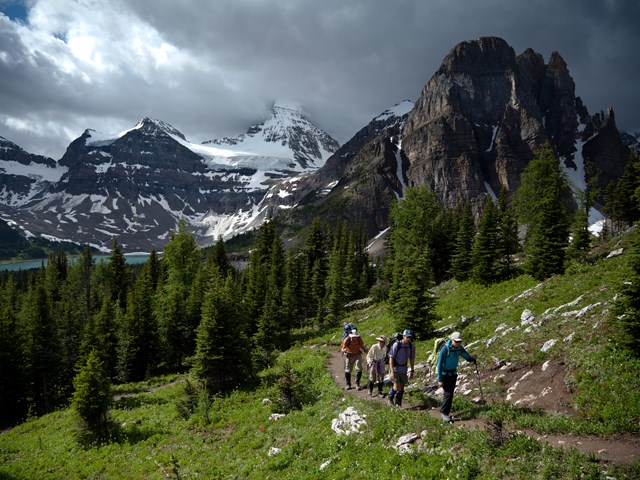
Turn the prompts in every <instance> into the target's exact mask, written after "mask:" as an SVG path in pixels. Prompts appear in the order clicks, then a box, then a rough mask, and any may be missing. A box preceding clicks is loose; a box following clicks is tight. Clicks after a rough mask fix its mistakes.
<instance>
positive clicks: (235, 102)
mask: <svg viewBox="0 0 640 480" xmlns="http://www.w3.org/2000/svg"><path fill="white" fill-rule="evenodd" d="M482 36H498V37H502V38H503V39H504V40H506V41H507V43H509V45H511V46H512V47H513V48H514V50H515V53H516V54H520V53H522V52H523V51H524V50H525V49H527V48H533V49H534V50H535V51H536V52H538V53H540V54H541V55H542V56H543V57H544V59H545V61H548V59H549V57H550V55H551V53H552V52H553V51H558V52H559V53H560V54H561V55H562V57H563V58H564V59H565V61H566V62H567V64H568V68H569V72H570V74H571V76H572V77H573V79H574V81H575V83H576V95H578V96H580V97H581V98H582V100H583V102H584V103H585V105H586V106H587V108H588V110H589V112H590V113H591V114H594V113H596V112H598V111H601V110H605V109H607V108H608V107H612V108H613V109H614V111H615V114H616V121H617V124H618V128H619V129H620V130H623V131H633V132H637V131H640V116H639V114H638V112H640V89H639V88H638V82H637V79H638V77H639V75H638V74H639V71H640V53H639V50H638V45H640V2H638V1H637V0H563V1H558V0H522V1H520V0H483V1H478V0H321V1H320V0H215V1H211V0H109V1H108V2H107V1H104V0H23V1H22V0H21V1H18V0H0V136H2V137H5V138H6V139H7V140H10V141H12V142H14V143H16V144H18V145H19V146H20V147H22V148H23V149H25V150H27V151H28V152H31V153H37V154H42V155H47V156H49V157H52V158H54V159H59V158H60V157H61V156H62V155H63V153H64V151H65V149H66V147H67V146H68V144H69V143H70V142H71V141H72V140H74V139H76V138H77V137H79V136H80V135H81V134H82V132H83V131H84V130H85V129H87V128H91V129H95V130H98V131H100V132H103V133H117V132H120V131H123V130H126V129H129V128H132V127H134V126H135V125H136V124H137V123H138V121H139V120H140V119H141V118H143V117H146V116H148V117H151V118H156V119H159V120H162V121H164V122H167V123H169V124H171V125H173V126H174V127H175V128H177V129H178V130H180V131H181V132H182V133H183V134H184V135H185V136H186V137H187V139H188V140H189V141H191V142H194V143H200V142H203V141H205V140H210V139H214V138H220V137H223V136H230V135H237V134H240V133H244V132H245V131H246V130H247V128H248V127H249V126H251V125H253V124H255V123H258V122H260V121H263V120H264V119H265V118H266V117H267V116H268V115H269V114H270V112H271V107H272V105H273V103H274V101H287V102H289V101H290V102H297V103H299V104H301V105H302V106H303V107H304V110H305V113H306V116H307V118H309V120H310V121H311V122H312V123H314V124H315V125H316V126H318V127H319V128H321V129H323V130H324V131H326V132H327V133H329V135H331V136H332V137H333V138H335V139H336V140H337V141H338V142H340V143H341V144H342V143H344V142H346V141H347V140H349V139H350V138H351V137H352V136H353V135H354V134H355V133H356V132H357V131H358V130H360V129H361V128H362V127H364V126H365V125H366V124H367V123H369V121H370V120H371V119H373V118H374V117H376V116H377V115H379V114H380V113H382V112H383V111H384V110H386V109H387V108H389V107H391V106H393V105H394V104H396V103H399V102H401V101H403V100H407V99H408V100H412V101H415V100H417V99H418V97H419V96H420V92H421V90H422V88H423V87H424V85H425V84H426V83H427V82H428V80H429V79H430V78H431V76H432V75H433V74H434V73H435V71H436V70H437V69H438V68H439V66H440V64H441V63H442V60H443V59H444V57H445V56H446V55H447V53H449V51H451V49H452V48H453V47H454V46H455V45H457V44H458V43H460V42H463V41H466V40H473V39H476V38H479V37H482Z"/></svg>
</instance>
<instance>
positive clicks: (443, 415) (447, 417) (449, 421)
mask: <svg viewBox="0 0 640 480" xmlns="http://www.w3.org/2000/svg"><path fill="white" fill-rule="evenodd" d="M440 415H441V416H442V421H443V422H448V423H453V420H451V417H450V416H449V415H445V414H444V413H441V414H440Z"/></svg>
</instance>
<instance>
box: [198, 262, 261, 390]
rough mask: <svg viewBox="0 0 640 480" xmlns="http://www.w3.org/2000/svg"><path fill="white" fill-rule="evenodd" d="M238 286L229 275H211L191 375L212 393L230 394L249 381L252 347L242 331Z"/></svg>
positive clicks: (215, 272) (216, 273)
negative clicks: (223, 277) (226, 392)
mask: <svg viewBox="0 0 640 480" xmlns="http://www.w3.org/2000/svg"><path fill="white" fill-rule="evenodd" d="M240 303H241V302H240V298H239V295H238V286H237V284H236V282H235V280H234V279H233V277H232V276H231V275H229V276H227V277H226V279H222V278H220V273H219V271H217V267H216V268H213V269H212V270H211V272H210V281H209V282H208V286H207V291H206V293H205V296H204V303H203V306H202V319H201V322H200V325H199V326H198V331H197V338H196V353H195V355H194V361H193V369H192V372H193V373H194V375H195V376H196V377H198V378H200V379H201V380H203V381H204V382H205V384H206V386H207V388H208V389H209V390H210V391H211V392H224V391H230V390H232V389H233V388H236V387H238V386H239V385H240V384H242V383H245V382H247V381H249V380H251V378H252V368H251V348H250V345H251V343H250V342H249V340H248V337H247V336H246V333H245V331H244V330H243V329H242V325H243V322H242V321H241V315H242V313H241V310H240V308H239V305H240Z"/></svg>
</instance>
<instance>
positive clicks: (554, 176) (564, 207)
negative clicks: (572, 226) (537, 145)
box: [517, 145, 573, 280]
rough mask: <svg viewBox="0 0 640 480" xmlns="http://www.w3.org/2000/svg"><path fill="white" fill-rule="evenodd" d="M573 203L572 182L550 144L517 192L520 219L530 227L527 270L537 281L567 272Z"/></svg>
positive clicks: (528, 168) (529, 169)
mask: <svg viewBox="0 0 640 480" xmlns="http://www.w3.org/2000/svg"><path fill="white" fill-rule="evenodd" d="M572 202H573V196H572V193H571V187H570V185H569V181H568V180H567V177H566V175H565V174H564V173H563V172H562V169H561V167H560V161H559V159H558V158H557V157H556V155H555V154H554V153H553V151H552V150H551V147H550V146H549V145H547V146H545V147H544V148H542V149H540V150H538V151H537V152H536V156H535V158H534V159H533V160H532V161H531V162H530V163H529V165H528V166H527V167H526V169H525V170H524V172H523V174H522V179H521V185H520V188H519V189H518V191H517V208H518V216H519V218H520V220H521V223H522V224H524V225H526V226H527V234H526V237H525V244H524V250H525V254H526V257H527V258H526V265H525V268H526V271H527V272H528V273H529V274H530V275H531V276H533V277H534V278H537V279H539V280H542V279H545V278H547V277H549V276H551V275H554V274H558V273H562V272H564V259H565V253H566V247H567V244H568V240H569V218H570V208H571V204H572Z"/></svg>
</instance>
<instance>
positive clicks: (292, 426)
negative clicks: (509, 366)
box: [0, 232, 640, 480]
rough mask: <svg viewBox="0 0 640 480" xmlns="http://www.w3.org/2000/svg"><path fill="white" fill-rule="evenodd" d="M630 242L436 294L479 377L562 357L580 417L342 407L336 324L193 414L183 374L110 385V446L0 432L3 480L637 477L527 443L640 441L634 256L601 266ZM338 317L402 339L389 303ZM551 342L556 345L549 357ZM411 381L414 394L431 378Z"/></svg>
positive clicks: (59, 416)
mask: <svg viewBox="0 0 640 480" xmlns="http://www.w3.org/2000/svg"><path fill="white" fill-rule="evenodd" d="M635 235H637V233H636V232H632V233H631V234H629V235H628V236H627V237H625V238H624V239H623V240H621V241H620V240H619V239H618V240H619V241H620V242H621V243H620V244H609V245H603V246H601V247H600V248H601V249H600V250H596V251H595V252H594V256H593V258H592V261H591V262H589V263H584V264H574V265H571V266H570V267H569V268H568V270H567V273H566V274H565V275H563V276H556V277H552V278H550V279H548V280H546V281H544V282H542V283H540V282H537V281H535V280H534V279H532V278H530V277H528V276H520V277H518V278H515V279H512V280H510V281H506V282H502V283H500V284H497V285H493V286H490V287H481V286H478V285H474V284H471V283H463V284H460V283H457V282H454V281H451V282H447V283H445V284H442V285H440V286H438V287H437V289H436V290H435V293H436V295H437V296H438V298H439V303H438V307H437V308H438V315H439V316H440V317H441V321H440V322H439V323H438V325H437V327H445V326H447V325H453V324H455V325H456V328H459V329H460V330H462V331H463V332H464V336H465V339H466V343H467V344H470V345H471V347H470V351H472V352H473V353H477V354H478V358H479V366H480V368H481V369H489V368H491V367H492V362H493V360H492V358H493V357H496V358H498V359H500V360H503V361H506V362H513V363H517V364H524V365H539V364H542V363H543V362H545V361H546V360H549V359H553V358H556V359H559V358H561V359H563V360H564V362H565V365H566V371H567V374H566V379H565V382H566V383H567V385H569V386H570V388H571V390H572V392H573V404H572V408H573V410H574V412H575V413H573V414H572V415H570V416H566V415H559V414H552V413H547V412H544V411H532V410H530V409H525V408H518V407H514V406H511V405H508V404H506V403H503V402H496V403H490V404H489V405H476V404H473V403H471V402H470V401H469V400H466V399H465V398H463V396H462V395H457V396H456V399H455V402H454V410H455V409H457V410H462V411H465V412H467V414H468V415H469V416H470V417H472V418H477V419H486V420H491V421H492V422H493V424H494V425H501V426H504V430H503V431H502V433H501V434H500V435H497V434H496V431H495V430H492V429H471V428H453V427H451V426H450V425H448V424H443V423H442V422H440V421H439V420H437V419H434V418H432V417H431V416H430V415H429V413H428V412H427V411H426V410H421V409H409V408H404V409H396V408H392V407H390V406H388V405H385V404H384V403H382V402H372V401H362V400H359V399H358V398H356V397H353V396H349V395H345V392H344V391H343V390H342V389H341V387H340V386H339V385H336V384H335V383H334V381H333V379H332V376H331V374H330V372H329V371H328V369H327V368H326V363H327V358H328V355H329V352H330V350H331V349H337V348H338V347H337V345H338V342H339V340H340V335H341V330H342V327H341V325H336V326H333V327H332V328H327V329H324V330H321V331H317V330H313V331H312V330H310V329H309V330H301V331H298V332H296V339H297V340H296V343H295V345H292V347H291V348H290V349H289V350H288V351H286V352H283V353H282V355H281V356H280V358H279V360H278V363H277V364H276V365H275V366H274V367H272V368H271V369H269V370H266V371H264V372H262V373H261V383H260V385H259V386H258V387H257V388H255V389H253V390H238V391H235V392H234V393H233V394H231V395H228V396H220V397H214V398H211V399H206V398H204V399H200V401H199V402H198V404H197V405H196V407H195V409H194V410H193V414H192V415H191V416H189V417H185V416H184V415H181V414H180V410H179V408H178V405H179V404H180V402H181V400H182V399H183V398H184V395H185V393H184V392H185V383H186V382H185V377H183V376H171V377H163V378H155V379H152V380H151V381H148V382H145V383H144V384H129V385H119V386H115V387H114V395H115V398H116V400H115V402H114V406H113V409H112V411H111V415H112V418H113V422H114V425H115V426H116V428H115V429H114V434H113V438H112V439H111V440H110V441H108V442H104V443H101V444H93V445H90V444H89V445H87V444H82V443H81V442H79V441H78V436H77V434H76V431H77V426H76V425H77V423H76V420H75V418H74V415H73V412H72V411H71V410H70V409H62V410H59V411H56V412H53V413H50V414H48V415H45V416H43V417H40V418H32V419H29V420H28V421H26V422H24V423H23V424H21V425H18V426H16V427H14V428H12V429H10V430H7V431H5V432H3V433H2V434H0V479H116V478H117V479H125V478H126V479H163V478H173V479H194V478H202V479H270V478H273V479H289V478H291V479H297V480H300V479H326V478H331V479H350V480H354V479H374V478H398V479H412V478H434V479H436V478H437V479H441V478H442V479H445V478H450V479H472V478H473V479H496V478H509V479H520V478H527V479H553V478H558V479H560V478H562V479H565V478H575V479H578V478H580V479H597V478H602V479H605V478H616V479H620V478H640V465H639V464H636V465H634V466H628V465H627V466H622V465H610V464H606V463H602V462H599V461H597V460H596V458H595V456H594V455H586V454H580V453H578V452H577V451H575V450H566V449H560V448H552V447H550V446H548V445H546V444H544V443H541V442H539V441H537V440H535V439H532V438H530V437H528V436H526V435H524V434H523V433H518V432H519V431H520V430H521V429H525V428H527V429H533V430H536V431H538V432H540V433H562V434H574V435H579V434H590V435H610V434H615V433H630V434H635V435H637V434H639V433H640V361H638V360H637V359H633V358H631V357H630V356H629V354H628V353H627V352H625V351H622V350H621V349H620V348H619V347H618V346H617V344H616V341H615V339H616V337H617V336H618V335H619V334H620V332H619V331H618V330H617V326H616V323H615V321H614V317H613V315H612V313H611V309H612V306H613V302H614V299H615V297H616V295H617V294H618V293H619V292H620V289H621V287H622V285H623V284H624V282H625V281H626V280H627V279H628V278H629V276H630V267H629V265H628V257H627V256H626V255H625V254H623V255H620V256H617V257H614V258H608V259H607V258H605V256H606V253H608V252H609V251H611V250H613V249H614V248H621V247H624V246H626V242H628V241H629V239H630V238H631V237H632V236H635ZM525 309H527V310H529V311H530V312H531V313H532V314H533V315H534V316H535V318H536V320H538V321H539V323H540V324H539V326H537V327H536V328H532V329H529V331H525V330H526V328H525V326H523V325H521V321H522V320H521V315H522V312H523V311H524V310H525ZM580 312H582V313H580ZM566 313H569V314H567V315H563V314H566ZM344 321H351V322H353V323H356V324H357V326H358V328H359V331H360V334H361V335H362V336H363V338H364V339H365V342H366V343H367V344H368V345H369V344H370V343H371V341H370V340H371V339H372V338H373V337H374V336H376V335H379V334H380V333H383V334H385V335H389V334H391V333H392V332H393V331H394V330H395V325H394V319H393V318H392V316H391V315H390V313H389V312H388V310H387V308H386V305H384V304H377V305H373V306H369V307H366V308H363V309H361V310H355V311H352V312H350V313H349V315H348V317H347V318H345V319H344ZM507 329H511V330H509V332H508V334H507V335H504V336H503V335H502V334H501V332H503V331H504V330H507ZM494 337H495V338H494ZM491 339H493V340H492V341H490V340H491ZM550 339H556V340H557V342H556V343H555V344H554V346H553V347H552V348H550V349H549V350H547V351H546V352H542V351H541V347H542V345H543V344H544V343H545V342H547V341H548V340H550ZM567 339H569V340H567ZM565 340H567V341H565ZM488 344H489V345H488ZM432 347H433V341H432V340H431V339H425V340H421V341H418V342H417V352H418V359H417V362H425V361H426V357H427V355H428V354H429V353H430V352H431V349H432ZM229 368H233V365H230V366H229ZM288 369H292V370H293V373H294V375H293V377H290V380H291V378H293V382H294V383H296V385H297V386H298V387H299V389H300V391H301V392H303V393H302V394H301V398H303V399H304V405H303V407H302V408H301V409H293V410H291V411H290V412H289V413H287V414H286V415H285V416H283V417H282V418H279V419H274V418H273V417H272V414H274V413H276V412H277V411H278V407H277V405H278V402H277V398H278V396H279V395H280V393H279V392H280V390H279V388H278V386H279V385H280V384H281V383H280V380H281V379H282V377H283V374H284V372H285V371H288ZM417 375H418V378H417V379H416V382H415V383H416V384H420V382H421V379H420V378H419V377H420V375H424V372H421V371H418V374H417ZM422 381H424V379H422ZM483 387H484V388H485V394H487V395H490V394H497V393H499V392H497V389H499V388H500V386H499V385H494V384H491V383H489V382H486V384H485V385H483ZM265 399H269V400H270V402H267V401H265ZM405 399H406V401H405V403H406V404H407V405H429V404H430V402H431V404H432V403H433V401H434V400H433V399H432V398H428V397H427V396H426V395H425V394H424V393H423V392H422V391H421V389H419V388H414V389H412V390H411V391H410V393H409V394H408V395H407V396H406V397H405ZM348 407H353V408H354V409H355V410H357V412H359V413H360V414H361V415H364V416H365V418H366V425H364V426H363V427H362V428H361V429H360V433H354V434H351V435H337V434H336V433H335V432H334V431H333V430H332V428H331V425H332V421H333V420H334V419H336V418H337V417H338V416H339V415H340V414H341V413H342V412H344V411H345V410H346V409H347V408H348ZM409 433H415V434H417V435H418V436H419V437H420V439H419V440H418V441H417V442H415V443H414V444H413V445H412V447H411V448H410V449H409V450H408V451H407V452H399V451H398V450H397V449H396V448H394V447H395V445H396V443H397V441H398V439H399V438H400V437H401V436H403V435H406V434H409ZM273 449H279V450H278V451H277V453H275V452H276V450H273Z"/></svg>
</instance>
